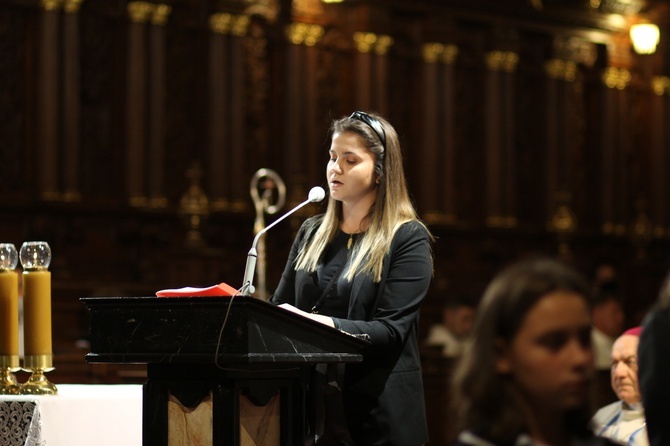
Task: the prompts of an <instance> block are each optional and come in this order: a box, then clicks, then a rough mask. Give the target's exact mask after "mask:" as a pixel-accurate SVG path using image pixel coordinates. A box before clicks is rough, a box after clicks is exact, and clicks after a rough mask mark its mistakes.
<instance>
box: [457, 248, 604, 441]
mask: <svg viewBox="0 0 670 446" xmlns="http://www.w3.org/2000/svg"><path fill="white" fill-rule="evenodd" d="M590 291H591V289H590V287H589V285H588V284H587V282H586V281H585V280H584V279H583V278H582V277H581V276H580V275H579V274H578V273H576V272H575V271H574V270H573V269H571V268H569V267H568V266H566V265H565V264H563V263H561V262H559V261H557V260H554V259H545V258H540V259H529V260H525V261H522V262H519V263H516V264H514V265H512V266H510V267H508V268H506V269H505V270H503V271H502V272H501V273H500V274H498V275H497V276H496V277H495V278H494V279H493V281H492V282H491V283H490V284H489V286H488V287H487V289H486V291H485V293H484V296H483V298H482V301H481V302H480V304H479V306H478V309H477V315H476V317H475V322H474V326H473V329H472V333H471V336H470V337H469V338H468V341H467V344H468V345H467V346H466V349H465V351H464V353H463V356H461V359H460V360H459V361H458V363H457V366H456V369H455V371H454V375H453V379H452V395H453V398H452V401H453V403H454V409H455V413H456V414H457V420H456V421H457V425H458V426H457V427H458V429H457V432H460V433H459V435H458V438H457V440H456V442H455V443H454V444H455V445H459V446H464V445H468V446H495V445H512V446H520V445H527V446H531V445H535V446H540V445H552V446H569V445H604V444H612V443H610V442H609V440H607V439H605V438H601V437H597V436H595V435H594V434H593V432H591V430H590V429H589V425H588V423H589V420H590V418H591V412H590V410H589V407H590V402H589V399H588V395H589V394H590V392H589V390H590V380H591V377H592V374H593V351H592V350H591V336H590V333H591V312H590V307H589V306H590V300H589V295H590Z"/></svg>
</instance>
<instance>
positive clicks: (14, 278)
mask: <svg viewBox="0 0 670 446" xmlns="http://www.w3.org/2000/svg"><path fill="white" fill-rule="evenodd" d="M18 277H19V276H18V274H17V273H16V271H12V270H6V269H0V317H1V318H2V320H0V356H18V355H19V279H18Z"/></svg>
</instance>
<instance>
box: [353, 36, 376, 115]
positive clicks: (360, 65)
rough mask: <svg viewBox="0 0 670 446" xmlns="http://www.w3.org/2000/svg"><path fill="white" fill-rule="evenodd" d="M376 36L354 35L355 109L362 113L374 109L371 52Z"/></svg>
mask: <svg viewBox="0 0 670 446" xmlns="http://www.w3.org/2000/svg"><path fill="white" fill-rule="evenodd" d="M374 39H376V36H375V35H374V34H372V33H354V44H355V45H356V51H357V52H356V64H355V75H354V89H355V93H356V95H355V101H356V102H355V103H354V108H355V109H357V110H362V111H370V110H371V109H372V90H371V88H370V79H372V59H371V55H370V50H371V48H372V45H373V43H374Z"/></svg>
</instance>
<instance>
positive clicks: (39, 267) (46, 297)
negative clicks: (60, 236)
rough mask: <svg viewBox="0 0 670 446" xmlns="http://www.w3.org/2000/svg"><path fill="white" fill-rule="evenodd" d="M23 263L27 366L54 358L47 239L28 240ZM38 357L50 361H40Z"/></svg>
mask: <svg viewBox="0 0 670 446" xmlns="http://www.w3.org/2000/svg"><path fill="white" fill-rule="evenodd" d="M19 254H20V257H21V265H23V351H24V362H25V363H26V364H27V365H28V367H29V368H30V367H33V366H34V365H35V364H40V365H44V364H46V363H49V365H50V361H51V356H52V355H53V353H52V351H51V273H50V272H49V270H48V269H47V268H48V267H49V264H50V263H51V248H50V247H49V244H48V243H47V242H25V243H24V244H23V245H22V246H21V251H20V252H19ZM38 357H41V358H43V359H44V358H46V357H48V358H49V360H48V361H44V362H41V361H40V360H39V359H37V358H38Z"/></svg>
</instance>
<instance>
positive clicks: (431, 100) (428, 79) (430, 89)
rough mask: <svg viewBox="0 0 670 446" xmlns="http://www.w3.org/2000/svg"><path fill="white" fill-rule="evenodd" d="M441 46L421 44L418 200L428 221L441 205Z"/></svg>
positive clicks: (433, 218)
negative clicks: (421, 105)
mask: <svg viewBox="0 0 670 446" xmlns="http://www.w3.org/2000/svg"><path fill="white" fill-rule="evenodd" d="M442 48H443V46H442V45H440V44H437V43H428V44H425V45H424V46H423V51H422V55H423V69H422V78H421V82H422V85H421V87H422V93H423V94H422V104H423V107H422V108H423V110H422V115H423V116H422V117H421V119H420V121H421V134H422V135H423V140H422V144H421V149H422V151H421V156H419V160H420V161H421V168H420V172H421V176H422V178H421V180H422V181H420V182H419V190H420V192H421V195H420V196H419V202H420V203H421V205H422V206H421V207H422V208H423V213H422V214H423V215H422V217H423V218H424V219H425V220H426V221H427V222H430V223H433V222H435V221H437V220H439V216H440V206H439V199H438V188H437V187H436V185H437V184H439V182H438V178H440V175H439V168H438V150H439V146H440V137H439V130H438V122H439V119H438V113H439V111H438V110H439V102H440V97H439V94H438V92H439V85H438V81H437V80H438V74H439V73H438V71H439V70H438V64H437V61H438V57H439V54H440V52H441V51H442Z"/></svg>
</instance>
